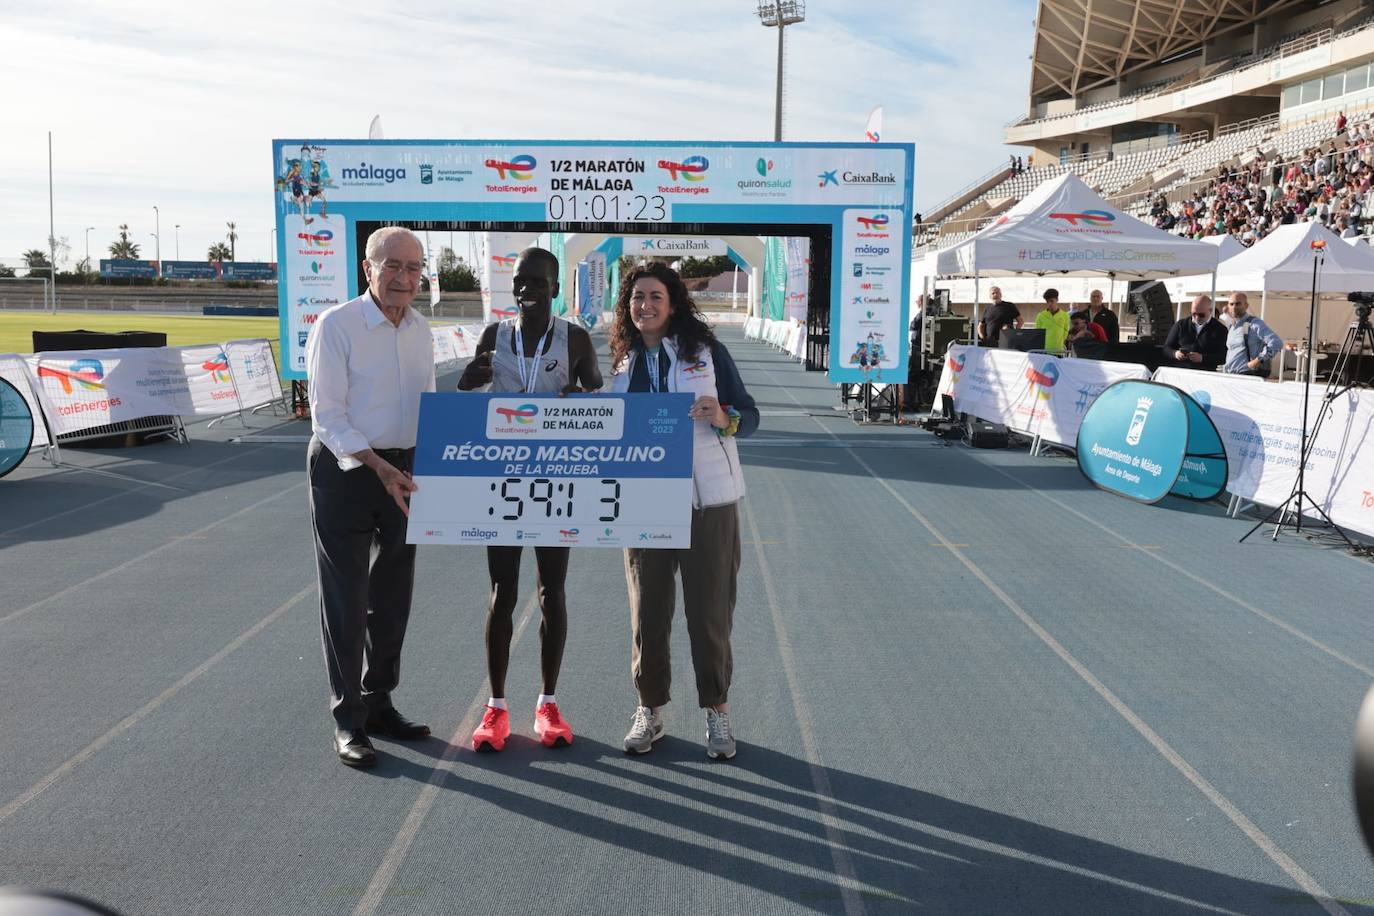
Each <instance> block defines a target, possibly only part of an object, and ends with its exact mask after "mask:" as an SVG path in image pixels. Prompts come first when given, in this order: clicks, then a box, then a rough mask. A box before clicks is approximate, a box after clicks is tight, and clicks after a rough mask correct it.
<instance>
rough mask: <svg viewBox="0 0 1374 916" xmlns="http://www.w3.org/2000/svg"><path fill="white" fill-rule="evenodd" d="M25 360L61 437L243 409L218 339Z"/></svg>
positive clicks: (74, 353) (53, 355)
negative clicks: (197, 344) (113, 426)
mask: <svg viewBox="0 0 1374 916" xmlns="http://www.w3.org/2000/svg"><path fill="white" fill-rule="evenodd" d="M27 362H28V364H29V367H30V369H31V371H32V373H33V375H34V377H35V378H36V379H37V380H38V388H39V392H40V397H41V398H42V399H43V400H44V401H46V403H47V405H48V407H49V408H50V409H49V410H48V411H46V416H47V417H48V421H49V423H50V424H51V425H52V430H53V433H54V434H55V435H59V436H60V435H64V434H66V433H75V432H80V431H81V430H85V429H92V428H94V427H97V426H104V425H106V424H109V423H118V422H120V421H123V420H137V419H140V418H142V417H156V416H180V417H189V416H214V415H218V414H225V413H232V412H233V411H236V410H238V409H239V403H238V399H237V398H236V397H235V396H234V386H233V381H232V378H231V377H230V375H229V363H228V358H227V356H226V355H225V352H224V349H223V348H222V347H220V346H219V345H218V344H211V345H209V346H202V347H149V348H137V347H130V348H121V349H115V350H90V351H84V352H69V353H36V354H34V355H33V356H30V357H28V358H27Z"/></svg>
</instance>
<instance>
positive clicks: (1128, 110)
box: [1078, 102, 1136, 130]
mask: <svg viewBox="0 0 1374 916" xmlns="http://www.w3.org/2000/svg"><path fill="white" fill-rule="evenodd" d="M1135 118H1136V103H1135V102H1127V103H1126V104H1124V105H1113V106H1111V107H1110V108H1099V109H1097V110H1096V111H1089V112H1086V113H1084V114H1081V115H1079V116H1078V129H1079V130H1096V129H1097V128H1099V127H1107V126H1109V125H1112V124H1124V123H1125V122H1127V121H1134V120H1135Z"/></svg>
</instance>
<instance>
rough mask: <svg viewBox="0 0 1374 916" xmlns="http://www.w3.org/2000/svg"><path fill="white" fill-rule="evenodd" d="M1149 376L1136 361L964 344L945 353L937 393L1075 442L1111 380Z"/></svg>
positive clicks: (1034, 432) (1060, 441)
mask: <svg viewBox="0 0 1374 916" xmlns="http://www.w3.org/2000/svg"><path fill="white" fill-rule="evenodd" d="M1148 378H1149V372H1148V371H1147V370H1146V369H1145V367H1144V366H1138V365H1135V364H1134V363H1112V362H1103V361H1100V360H1094V359H1061V358H1059V357H1057V356H1049V355H1047V354H1043V353H1022V352H1020V351H1018V350H995V349H990V348H987V347H970V346H966V345H963V344H959V345H956V346H953V347H951V348H950V349H949V352H948V353H947V354H946V355H945V365H944V368H943V370H942V371H941V374H940V385H939V388H938V389H937V393H938V394H948V395H951V396H952V397H953V398H954V407H955V409H956V410H958V411H959V412H960V413H967V414H972V415H973V416H975V417H981V418H982V419H984V420H990V421H993V422H995V423H1002V424H1004V425H1006V426H1007V427H1008V428H1010V429H1014V430H1016V431H1017V432H1021V433H1025V434H1026V435H1028V436H1039V437H1041V439H1043V440H1044V441H1046V442H1052V443H1055V444H1056V445H1068V446H1072V445H1073V444H1074V443H1075V442H1076V441H1077V438H1078V427H1079V424H1081V423H1082V422H1083V417H1084V416H1085V415H1086V414H1087V412H1088V408H1089V407H1091V406H1092V403H1093V401H1094V400H1095V399H1096V398H1097V396H1098V395H1099V394H1101V393H1102V392H1103V391H1104V390H1105V389H1106V388H1107V387H1108V386H1109V385H1112V384H1114V383H1115V382H1119V381H1122V380H1125V379H1148Z"/></svg>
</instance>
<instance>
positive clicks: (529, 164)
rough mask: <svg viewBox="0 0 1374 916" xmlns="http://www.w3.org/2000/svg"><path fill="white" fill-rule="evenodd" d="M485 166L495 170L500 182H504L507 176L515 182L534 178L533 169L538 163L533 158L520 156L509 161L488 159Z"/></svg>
mask: <svg viewBox="0 0 1374 916" xmlns="http://www.w3.org/2000/svg"><path fill="white" fill-rule="evenodd" d="M486 165H487V168H489V169H495V170H496V175H497V177H498V178H500V179H501V180H502V181H505V180H506V177H507V175H509V177H511V178H514V179H515V180H516V181H529V180H530V179H531V178H533V177H534V167H535V166H536V165H538V163H537V162H536V161H535V159H534V157H533V156H529V155H523V154H522V155H519V156H512V157H510V159H488V160H487V162H486Z"/></svg>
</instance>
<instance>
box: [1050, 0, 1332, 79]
mask: <svg viewBox="0 0 1374 916" xmlns="http://www.w3.org/2000/svg"><path fill="white" fill-rule="evenodd" d="M1305 4H1306V0H1134V2H1128V0H1040V5H1039V9H1038V10H1037V11H1036V17H1035V48H1034V51H1033V53H1032V55H1031V86H1030V94H1031V98H1032V99H1033V100H1035V99H1042V98H1045V97H1049V96H1056V95H1058V93H1060V92H1062V93H1064V94H1065V95H1067V96H1075V95H1078V94H1079V93H1080V92H1084V91H1086V90H1089V89H1093V88H1095V87H1098V86H1105V85H1109V84H1111V83H1114V82H1116V81H1117V80H1119V79H1121V77H1123V76H1124V75H1126V74H1127V73H1130V72H1132V71H1135V70H1140V69H1142V68H1144V67H1149V66H1151V65H1153V64H1156V63H1159V62H1160V61H1163V60H1166V59H1168V58H1170V57H1173V56H1174V55H1177V54H1183V53H1185V52H1188V51H1191V50H1193V49H1194V48H1197V47H1199V46H1200V45H1202V43H1203V42H1205V41H1207V40H1209V39H1211V38H1214V37H1216V36H1218V35H1222V34H1225V33H1226V32H1230V31H1233V30H1235V29H1239V28H1243V27H1245V26H1248V25H1251V24H1253V23H1254V22H1256V21H1257V20H1258V19H1260V18H1262V17H1266V16H1270V15H1273V14H1274V13H1276V12H1279V11H1281V10H1283V9H1285V8H1288V7H1295V6H1299V5H1305Z"/></svg>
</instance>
